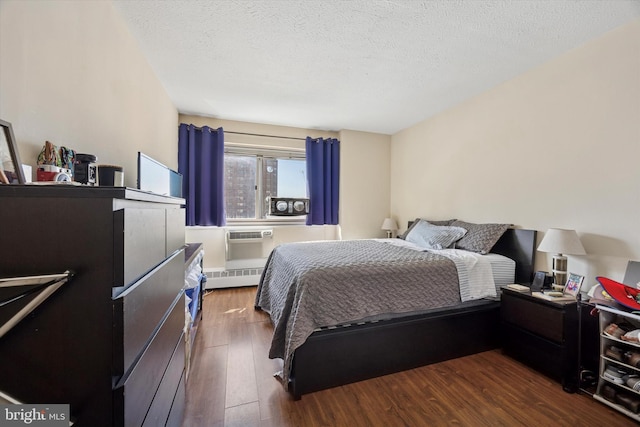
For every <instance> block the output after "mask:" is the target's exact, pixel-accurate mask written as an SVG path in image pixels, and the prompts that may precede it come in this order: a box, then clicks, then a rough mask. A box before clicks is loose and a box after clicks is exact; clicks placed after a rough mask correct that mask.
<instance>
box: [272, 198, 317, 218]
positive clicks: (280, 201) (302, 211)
mask: <svg viewBox="0 0 640 427" xmlns="http://www.w3.org/2000/svg"><path fill="white" fill-rule="evenodd" d="M268 202H269V215H271V216H296V215H306V214H308V213H309V199H303V198H290V197H271V196H269V198H268Z"/></svg>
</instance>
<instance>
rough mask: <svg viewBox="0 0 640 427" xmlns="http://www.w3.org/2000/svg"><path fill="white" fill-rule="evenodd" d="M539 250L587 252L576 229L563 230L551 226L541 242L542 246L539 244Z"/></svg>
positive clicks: (561, 252)
mask: <svg viewBox="0 0 640 427" xmlns="http://www.w3.org/2000/svg"><path fill="white" fill-rule="evenodd" d="M538 250H539V251H540V252H550V253H554V254H567V255H586V254H587V252H586V251H585V250H584V246H582V242H580V238H579V237H578V233H576V231H575V230H563V229H560V228H550V229H549V230H547V232H546V233H545V235H544V238H543V239H542V242H540V246H538Z"/></svg>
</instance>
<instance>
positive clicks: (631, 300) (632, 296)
mask: <svg viewBox="0 0 640 427" xmlns="http://www.w3.org/2000/svg"><path fill="white" fill-rule="evenodd" d="M596 280H597V281H598V283H600V284H601V285H602V287H603V288H604V289H605V290H606V291H607V293H608V294H609V295H611V297H612V298H613V299H615V300H616V301H618V302H619V303H620V304H622V305H624V306H625V307H628V308H631V309H633V310H640V302H639V301H638V300H639V299H640V296H639V295H640V289H636V288H632V287H631V286H627V285H625V284H624V283H620V282H616V281H615V280H611V279H608V278H606V277H596Z"/></svg>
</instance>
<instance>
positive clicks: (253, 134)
mask: <svg viewBox="0 0 640 427" xmlns="http://www.w3.org/2000/svg"><path fill="white" fill-rule="evenodd" d="M193 127H194V128H196V129H198V130H202V128H201V127H199V126H193ZM209 128H210V129H212V128H211V127H209ZM224 133H231V134H234V135H247V136H261V137H264V138H278V139H293V140H296V141H306V140H307V139H306V138H297V137H295V136H278V135H266V134H262V133H248V132H233V131H230V130H225V131H224Z"/></svg>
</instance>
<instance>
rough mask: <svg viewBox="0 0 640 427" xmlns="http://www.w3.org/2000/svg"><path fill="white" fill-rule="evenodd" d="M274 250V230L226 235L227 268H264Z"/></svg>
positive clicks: (244, 231) (237, 232)
mask: <svg viewBox="0 0 640 427" xmlns="http://www.w3.org/2000/svg"><path fill="white" fill-rule="evenodd" d="M272 249H273V229H271V228H268V229H257V230H247V229H242V230H233V229H229V230H227V231H226V233H225V255H226V261H227V262H226V268H227V269H229V268H251V267H264V264H265V262H266V259H267V257H268V256H269V254H270V253H271V250H272Z"/></svg>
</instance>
